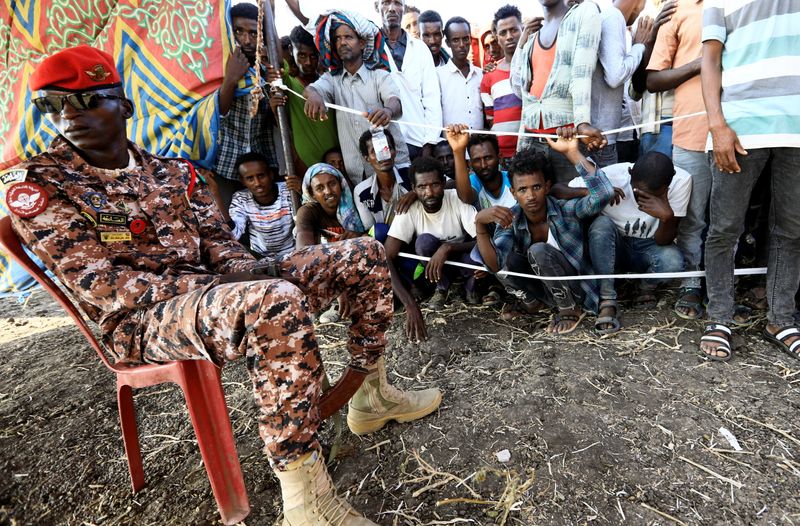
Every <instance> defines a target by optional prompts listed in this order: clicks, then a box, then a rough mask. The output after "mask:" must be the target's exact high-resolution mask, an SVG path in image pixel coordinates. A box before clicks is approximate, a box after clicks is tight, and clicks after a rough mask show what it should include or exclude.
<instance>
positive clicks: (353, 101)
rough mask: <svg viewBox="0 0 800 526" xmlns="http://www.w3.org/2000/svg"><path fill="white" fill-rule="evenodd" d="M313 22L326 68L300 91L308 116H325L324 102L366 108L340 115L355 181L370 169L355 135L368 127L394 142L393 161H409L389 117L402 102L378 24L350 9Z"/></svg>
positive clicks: (342, 141) (346, 159)
mask: <svg viewBox="0 0 800 526" xmlns="http://www.w3.org/2000/svg"><path fill="white" fill-rule="evenodd" d="M315 27H316V28H317V35H316V42H317V43H318V46H319V48H318V49H319V51H320V60H321V61H322V65H323V66H324V67H325V68H326V69H329V71H327V72H326V73H325V74H324V75H322V76H321V77H320V78H319V80H317V81H316V82H314V83H313V84H310V85H309V86H307V87H306V89H305V91H304V92H303V96H304V97H305V98H306V103H305V112H306V115H307V116H308V117H309V118H311V119H312V120H315V119H316V120H325V119H327V118H328V110H327V108H326V107H325V103H326V102H328V103H335V104H339V105H342V106H346V107H348V108H353V109H356V110H359V111H362V112H364V115H363V116H361V115H354V114H352V113H340V114H339V115H338V130H339V144H340V145H341V148H342V156H343V157H344V164H345V167H346V168H347V174H348V175H349V176H350V177H351V178H352V180H353V182H354V183H355V184H358V183H360V182H361V181H363V180H364V178H365V177H368V176H369V175H372V173H373V172H372V167H371V166H370V165H369V163H367V162H366V161H365V160H364V157H363V156H362V155H361V152H360V151H359V150H358V138H359V137H361V134H362V133H364V132H365V131H367V130H369V129H370V126H385V127H387V128H388V129H389V131H390V132H391V133H392V135H393V136H394V138H395V141H396V143H397V159H396V161H395V162H396V163H397V165H398V166H408V165H409V160H408V149H407V148H406V143H405V142H403V139H402V137H403V135H402V132H401V131H400V127H399V126H398V125H397V124H395V123H392V122H391V121H392V120H393V119H399V118H400V117H401V116H402V115H403V113H404V111H405V106H401V104H400V97H398V91H399V89H398V87H397V84H396V83H395V82H394V80H393V78H392V75H391V74H390V73H389V59H388V56H387V54H386V51H385V48H384V46H383V38H382V36H381V34H380V32H379V30H378V28H377V26H376V25H375V24H373V23H372V22H370V21H369V20H367V19H366V18H364V17H362V16H361V15H359V14H358V13H353V12H352V11H328V12H327V13H325V14H322V15H320V17H319V19H318V20H317V23H316V24H315ZM426 53H427V51H426ZM428 55H430V53H428ZM428 58H429V59H430V56H429V57H428ZM365 117H366V118H365Z"/></svg>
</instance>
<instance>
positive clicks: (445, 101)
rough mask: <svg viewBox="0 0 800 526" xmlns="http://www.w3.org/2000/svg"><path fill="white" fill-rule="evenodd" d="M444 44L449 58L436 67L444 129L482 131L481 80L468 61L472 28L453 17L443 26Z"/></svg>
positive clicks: (481, 75)
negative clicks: (459, 127) (454, 126)
mask: <svg viewBox="0 0 800 526" xmlns="http://www.w3.org/2000/svg"><path fill="white" fill-rule="evenodd" d="M444 35H445V38H447V45H448V46H449V47H450V49H452V50H453V59H452V60H451V61H450V62H448V63H447V64H445V65H444V66H441V67H438V68H436V74H437V75H438V76H439V87H440V88H441V90H442V121H443V122H444V125H445V126H449V125H451V124H466V125H467V126H469V127H470V129H473V130H482V129H483V105H482V104H481V80H483V71H481V69H480V68H478V67H477V66H475V65H473V64H472V63H471V62H470V61H469V60H468V59H467V56H468V55H469V50H470V46H471V44H472V28H471V27H470V25H469V22H467V20H466V19H464V18H462V17H460V16H456V17H453V18H451V19H450V20H448V21H447V24H446V25H445V26H444Z"/></svg>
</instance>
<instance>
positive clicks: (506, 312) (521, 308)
mask: <svg viewBox="0 0 800 526" xmlns="http://www.w3.org/2000/svg"><path fill="white" fill-rule="evenodd" d="M546 307H547V306H546V305H545V304H544V303H542V302H541V301H539V300H533V301H532V302H531V303H524V302H523V301H521V300H520V301H515V302H514V303H506V304H505V305H504V306H503V309H502V310H501V311H500V319H501V320H503V321H511V320H513V319H516V318H519V317H521V316H527V315H530V314H536V313H537V312H539V311H541V310H543V309H545V308H546Z"/></svg>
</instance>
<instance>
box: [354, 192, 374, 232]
mask: <svg viewBox="0 0 800 526" xmlns="http://www.w3.org/2000/svg"><path fill="white" fill-rule="evenodd" d="M362 182H363V181H362ZM359 186H361V183H359V184H357V185H356V188H355V190H354V191H353V200H354V201H355V202H356V210H358V215H359V216H361V224H362V225H364V228H365V229H367V230H369V229H370V228H372V226H373V225H374V224H375V216H373V215H372V212H370V211H369V208H367V205H366V204H364V202H363V201H362V200H361V199H359V194H360V193H361V191H362V190H363V187H362V188H359Z"/></svg>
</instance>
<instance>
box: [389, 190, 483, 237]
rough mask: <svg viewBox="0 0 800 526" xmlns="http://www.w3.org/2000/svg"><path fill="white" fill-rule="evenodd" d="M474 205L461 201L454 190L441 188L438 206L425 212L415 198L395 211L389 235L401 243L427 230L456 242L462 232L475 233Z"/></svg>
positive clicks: (464, 234)
mask: <svg viewBox="0 0 800 526" xmlns="http://www.w3.org/2000/svg"><path fill="white" fill-rule="evenodd" d="M477 213H478V212H477V211H476V210H475V207H474V206H472V205H465V204H464V203H462V202H461V200H460V199H459V198H458V194H457V193H456V191H455V190H452V189H451V190H445V191H444V199H443V200H442V208H440V209H439V211H438V212H436V213H435V214H429V213H428V212H426V211H425V208H423V206H422V203H421V202H419V201H417V202H415V203H414V204H413V205H411V208H410V209H409V210H408V212H406V213H405V214H399V215H396V216H395V218H394V221H393V222H392V226H390V227H389V235H390V236H391V237H393V238H395V239H399V240H400V241H402V242H404V243H410V242H411V240H412V239H413V238H414V236H418V235H420V234H431V235H432V236H434V237H435V238H437V239H439V240H440V241H442V242H443V243H460V242H462V241H464V238H465V237H466V234H469V235H470V236H472V237H475V216H476V215H477Z"/></svg>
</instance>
